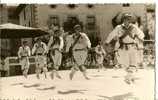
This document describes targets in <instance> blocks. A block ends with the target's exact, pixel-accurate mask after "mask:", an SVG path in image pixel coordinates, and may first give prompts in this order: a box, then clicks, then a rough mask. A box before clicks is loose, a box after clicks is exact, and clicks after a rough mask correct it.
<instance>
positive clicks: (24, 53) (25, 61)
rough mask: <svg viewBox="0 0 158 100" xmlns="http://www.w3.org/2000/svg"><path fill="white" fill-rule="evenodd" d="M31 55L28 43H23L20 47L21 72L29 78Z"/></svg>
mask: <svg viewBox="0 0 158 100" xmlns="http://www.w3.org/2000/svg"><path fill="white" fill-rule="evenodd" d="M30 55H31V51H30V47H29V46H27V41H23V42H22V46H20V47H19V51H18V57H19V60H20V64H21V70H22V71H23V75H24V77H25V78H27V74H28V71H29V66H30V63H29V56H30Z"/></svg>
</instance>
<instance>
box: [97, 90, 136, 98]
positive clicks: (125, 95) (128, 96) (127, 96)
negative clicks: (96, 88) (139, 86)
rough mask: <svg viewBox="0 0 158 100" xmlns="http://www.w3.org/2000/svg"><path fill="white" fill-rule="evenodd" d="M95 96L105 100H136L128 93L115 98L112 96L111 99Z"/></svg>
mask: <svg viewBox="0 0 158 100" xmlns="http://www.w3.org/2000/svg"><path fill="white" fill-rule="evenodd" d="M97 96H99V97H102V98H104V99H107V100H128V99H130V100H138V99H137V98H136V97H134V96H133V94H132V93H130V92H129V93H126V94H121V95H115V96H112V97H108V96H102V95H97Z"/></svg>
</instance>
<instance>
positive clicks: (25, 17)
mask: <svg viewBox="0 0 158 100" xmlns="http://www.w3.org/2000/svg"><path fill="white" fill-rule="evenodd" d="M24 20H26V12H25V9H24Z"/></svg>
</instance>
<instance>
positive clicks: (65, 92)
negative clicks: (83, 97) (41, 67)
mask: <svg viewBox="0 0 158 100" xmlns="http://www.w3.org/2000/svg"><path fill="white" fill-rule="evenodd" d="M84 91H87V90H68V91H60V90H59V91H58V94H62V95H66V94H72V93H80V94H84Z"/></svg>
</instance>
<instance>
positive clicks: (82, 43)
mask: <svg viewBox="0 0 158 100" xmlns="http://www.w3.org/2000/svg"><path fill="white" fill-rule="evenodd" d="M80 35H81V37H80V38H79V40H78V41H77V43H76V44H75V46H74V47H73V49H84V48H87V47H88V48H91V42H90V40H89V38H88V36H87V35H86V34H85V33H80ZM74 37H75V34H73V35H70V36H69V37H68V38H67V45H66V52H68V51H69V48H70V47H71V45H72V44H73V43H74V42H75V38H74Z"/></svg>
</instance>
